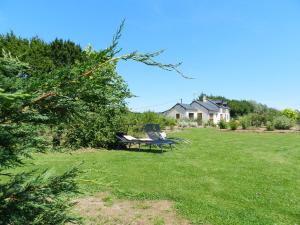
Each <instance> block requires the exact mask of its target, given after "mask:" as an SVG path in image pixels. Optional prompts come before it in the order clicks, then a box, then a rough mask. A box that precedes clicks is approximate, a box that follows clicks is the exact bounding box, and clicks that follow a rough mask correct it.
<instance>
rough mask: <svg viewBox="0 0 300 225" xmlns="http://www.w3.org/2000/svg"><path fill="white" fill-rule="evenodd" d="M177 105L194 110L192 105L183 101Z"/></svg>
mask: <svg viewBox="0 0 300 225" xmlns="http://www.w3.org/2000/svg"><path fill="white" fill-rule="evenodd" d="M178 105H180V106H182V107H183V108H185V109H188V110H196V109H195V108H194V107H193V106H191V105H190V104H184V103H178Z"/></svg>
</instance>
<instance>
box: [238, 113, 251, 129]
mask: <svg viewBox="0 0 300 225" xmlns="http://www.w3.org/2000/svg"><path fill="white" fill-rule="evenodd" d="M240 124H241V126H242V128H243V130H246V129H248V128H249V127H250V126H251V119H250V117H249V116H243V117H240Z"/></svg>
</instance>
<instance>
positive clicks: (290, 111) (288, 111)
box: [282, 109, 298, 121]
mask: <svg viewBox="0 0 300 225" xmlns="http://www.w3.org/2000/svg"><path fill="white" fill-rule="evenodd" d="M282 115H284V116H286V117H287V118H289V119H291V120H293V121H297V119H298V113H297V111H295V110H293V109H284V110H283V111H282Z"/></svg>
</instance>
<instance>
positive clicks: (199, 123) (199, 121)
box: [196, 117, 203, 126]
mask: <svg viewBox="0 0 300 225" xmlns="http://www.w3.org/2000/svg"><path fill="white" fill-rule="evenodd" d="M196 122H197V124H198V126H202V125H203V120H202V118H200V117H198V118H197V119H196Z"/></svg>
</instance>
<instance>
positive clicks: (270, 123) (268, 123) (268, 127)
mask: <svg viewBox="0 0 300 225" xmlns="http://www.w3.org/2000/svg"><path fill="white" fill-rule="evenodd" d="M266 127H267V131H273V130H274V129H275V128H274V124H273V123H272V122H271V121H267V123H266Z"/></svg>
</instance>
